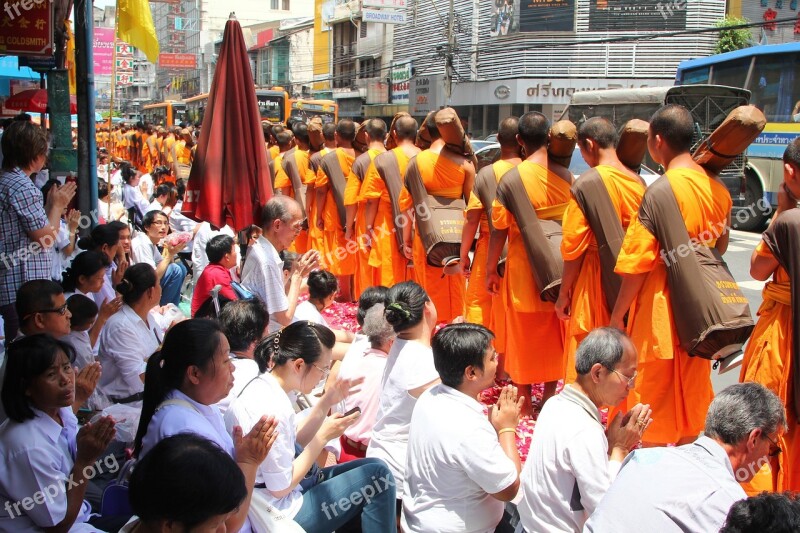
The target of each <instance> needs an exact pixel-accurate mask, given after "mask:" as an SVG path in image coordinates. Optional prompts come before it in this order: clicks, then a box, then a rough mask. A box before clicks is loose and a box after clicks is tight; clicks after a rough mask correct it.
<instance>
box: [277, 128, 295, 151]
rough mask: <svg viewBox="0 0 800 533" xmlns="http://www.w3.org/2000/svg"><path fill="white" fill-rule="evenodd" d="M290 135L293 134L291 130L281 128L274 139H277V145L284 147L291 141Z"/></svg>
mask: <svg viewBox="0 0 800 533" xmlns="http://www.w3.org/2000/svg"><path fill="white" fill-rule="evenodd" d="M292 137H293V135H292V132H291V131H289V130H283V131H279V132H278V133H277V135H275V140H276V141H278V146H280V147H281V148H284V147H286V146H289V144H290V143H291V142H292Z"/></svg>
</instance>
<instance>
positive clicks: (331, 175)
mask: <svg viewBox="0 0 800 533" xmlns="http://www.w3.org/2000/svg"><path fill="white" fill-rule="evenodd" d="M319 166H320V168H321V169H322V171H323V172H324V173H325V175H326V176H328V181H330V183H331V192H332V193H333V200H334V202H336V211H337V213H338V214H339V222H340V223H341V224H342V228H344V227H345V226H346V220H347V216H346V214H345V207H344V189H345V187H346V186H347V178H346V177H345V175H344V171H343V170H342V165H340V164H339V155H338V152H337V151H336V150H333V151H331V152H329V153H327V154H325V155H324V156H322V159H321V160H320V163H319Z"/></svg>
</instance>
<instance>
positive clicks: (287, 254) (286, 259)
mask: <svg viewBox="0 0 800 533" xmlns="http://www.w3.org/2000/svg"><path fill="white" fill-rule="evenodd" d="M278 255H279V256H280V258H281V259H283V270H284V271H286V270H289V271H291V270H292V267H293V266H294V262H295V261H297V258H298V257H300V254H298V253H297V252H292V251H290V250H283V251H282V252H280V253H279V254H278Z"/></svg>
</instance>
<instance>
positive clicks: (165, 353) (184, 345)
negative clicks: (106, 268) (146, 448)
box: [134, 265, 222, 457]
mask: <svg viewBox="0 0 800 533" xmlns="http://www.w3.org/2000/svg"><path fill="white" fill-rule="evenodd" d="M134 266H137V265H134ZM221 338H222V329H221V328H220V326H219V324H217V323H216V322H215V321H213V320H207V319H202V318H191V319H189V320H184V321H183V322H178V323H177V324H175V325H174V326H172V327H171V328H170V329H169V331H167V334H166V336H164V342H163V344H162V345H161V350H159V351H157V352H156V353H154V354H153V355H152V356H150V359H149V360H148V361H147V370H146V371H145V377H144V398H143V401H142V416H141V418H140V419H139V429H138V430H137V431H136V440H135V447H134V456H136V457H138V455H139V452H141V451H142V440H143V439H144V436H145V434H146V433H147V426H148V425H150V420H152V418H153V414H155V412H156V408H158V406H159V405H160V404H161V402H162V401H164V398H165V397H166V395H167V393H169V392H170V391H172V390H175V389H178V388H180V386H181V385H182V384H183V380H184V378H185V376H186V369H187V368H189V367H190V366H196V367H198V368H200V369H202V370H204V371H205V370H207V369H208V368H209V367H210V366H211V365H213V359H214V354H216V353H217V349H218V348H219V345H220V339H221ZM214 370H215V371H216V369H214Z"/></svg>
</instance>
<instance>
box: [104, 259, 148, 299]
mask: <svg viewBox="0 0 800 533" xmlns="http://www.w3.org/2000/svg"><path fill="white" fill-rule="evenodd" d="M156 283H158V278H157V277H156V270H155V269H154V268H153V267H151V266H150V265H148V264H147V263H139V264H136V265H133V266H132V267H128V269H127V270H125V275H124V276H122V281H120V282H119V283H118V284H117V286H116V287H114V288H115V289H116V290H117V292H118V293H120V294H121V295H122V301H123V302H125V303H126V304H128V305H133V304H135V303H136V302H138V301H139V300H140V299H141V297H142V296H143V295H144V293H145V292H147V290H148V289H152V288H153V287H155V286H156Z"/></svg>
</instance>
